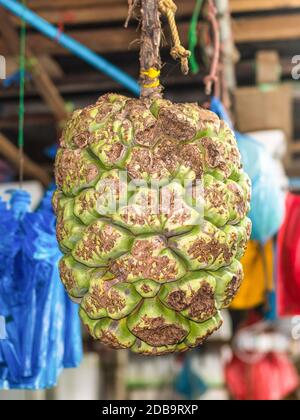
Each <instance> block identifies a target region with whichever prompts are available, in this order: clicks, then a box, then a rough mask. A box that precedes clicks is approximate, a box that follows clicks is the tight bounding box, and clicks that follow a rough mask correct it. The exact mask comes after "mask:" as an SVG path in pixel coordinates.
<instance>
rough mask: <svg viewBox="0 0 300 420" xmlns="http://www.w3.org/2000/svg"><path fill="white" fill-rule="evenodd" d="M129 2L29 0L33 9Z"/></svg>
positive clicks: (113, 0)
mask: <svg viewBox="0 0 300 420" xmlns="http://www.w3.org/2000/svg"><path fill="white" fill-rule="evenodd" d="M120 3H123V4H128V3H127V0H28V1H27V5H28V7H30V9H32V10H39V9H63V8H67V7H86V6H101V5H103V4H120Z"/></svg>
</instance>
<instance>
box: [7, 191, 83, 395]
mask: <svg viewBox="0 0 300 420" xmlns="http://www.w3.org/2000/svg"><path fill="white" fill-rule="evenodd" d="M29 201H30V200H29V196H28V194H27V193H25V192H23V191H21V192H20V191H16V192H14V193H13V195H12V199H11V209H10V210H7V208H6V207H5V205H4V204H3V203H1V202H0V216H1V219H0V233H1V234H3V235H4V236H3V237H4V242H5V246H4V247H0V292H1V293H0V320H1V321H2V329H1V330H0V331H2V335H0V387H2V388H25V389H42V388H50V387H53V386H54V385H55V384H56V383H57V380H58V376H59V374H60V372H61V371H62V369H63V368H65V367H76V366H78V364H79V363H80V361H81V359H82V340H81V331H80V321H79V317H78V313H77V307H76V305H75V304H73V303H72V302H71V301H70V300H69V299H68V297H67V295H66V293H65V291H64V288H63V285H62V283H61V281H60V279H59V273H58V261H59V259H60V257H61V254H60V251H59V249H58V246H57V242H56V237H55V217H54V214H53V212H52V208H51V193H50V192H49V193H48V194H47V195H46V197H45V199H44V200H43V202H42V205H41V206H40V208H39V210H38V211H36V212H34V213H29V212H28V206H29ZM2 216H3V217H2ZM4 220H5V223H4ZM1 317H2V318H1ZM0 327H1V325H0Z"/></svg>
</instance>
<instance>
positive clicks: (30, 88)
mask: <svg viewBox="0 0 300 420" xmlns="http://www.w3.org/2000/svg"><path fill="white" fill-rule="evenodd" d="M16 3H17V4H23V6H24V7H26V8H28V9H30V10H31V11H32V12H33V13H34V14H33V15H32V16H31V22H30V24H28V25H27V28H26V50H24V49H23V55H22V42H25V30H24V25H23V26H22V24H21V20H20V18H19V17H18V16H17V15H18V11H17V10H16V9H15V8H14V7H13V4H16ZM206 3H207V4H206ZM208 3H209V2H208V1H207V0H203V1H199V0H176V5H177V6H178V11H177V16H176V20H177V24H178V29H179V32H180V36H181V40H182V43H183V44H184V46H186V47H189V48H190V49H191V50H192V53H193V54H192V60H191V63H190V64H191V66H190V67H191V71H190V74H189V75H188V76H184V75H182V73H181V70H180V63H177V62H174V61H173V60H172V58H171V57H170V44H171V42H170V33H169V29H168V25H167V22H166V20H165V19H163V48H162V52H161V53H162V62H163V69H162V79H161V82H162V84H163V86H164V87H165V97H166V98H168V99H170V100H172V101H174V102H197V103H199V104H200V105H202V106H205V107H207V108H211V109H212V110H214V111H215V112H217V113H218V114H219V115H220V116H221V117H222V118H226V119H227V121H230V122H231V123H232V125H233V126H234V128H235V130H236V134H237V139H238V145H239V148H240V151H241V154H242V159H243V163H244V166H245V170H246V171H247V173H248V174H249V176H250V178H251V180H252V184H253V197H252V203H251V206H252V209H251V213H250V218H251V220H252V223H253V233H252V239H251V241H250V244H249V246H248V250H247V252H246V255H245V256H244V258H243V261H242V262H243V264H244V268H245V280H244V283H243V285H242V287H241V290H240V292H239V294H238V296H237V298H236V299H235V301H234V302H233V304H232V306H231V308H229V309H228V310H226V311H224V314H223V315H224V319H225V322H224V325H223V327H222V328H221V330H220V331H219V332H217V333H216V334H214V335H213V336H212V337H211V338H210V339H209V340H208V341H207V342H206V343H205V344H204V345H203V346H201V347H199V348H198V349H196V350H194V351H191V352H189V353H187V354H181V355H171V356H163V357H157V358H155V357H141V356H137V355H133V354H129V352H127V351H125V350H124V351H123V350H122V351H114V350H110V349H107V348H104V347H103V346H101V345H100V344H98V343H97V342H94V341H92V339H90V338H89V337H88V334H87V333H86V332H85V331H82V333H81V330H80V326H79V321H78V318H77V308H76V305H75V304H71V303H70V302H69V300H68V298H67V297H66V296H65V294H64V291H63V289H62V286H61V284H60V282H59V278H58V272H57V261H58V257H59V250H58V248H57V244H56V241H55V232H54V224H55V220H54V215H53V213H52V210H51V204H50V201H51V197H50V195H51V193H50V191H51V188H53V187H51V184H52V182H53V165H54V157H55V153H56V148H57V144H58V139H59V137H60V135H61V130H62V128H63V125H64V122H65V120H66V119H67V118H68V115H69V114H70V113H71V112H72V111H73V110H74V109H77V108H82V107H85V106H87V105H89V104H91V103H94V102H95V101H96V100H97V98H98V97H99V96H100V95H102V94H104V93H106V92H118V93H121V94H124V95H129V96H134V95H135V93H136V92H134V90H135V85H134V83H132V85H131V89H130V87H129V89H128V85H127V86H122V85H121V84H120V83H119V82H118V81H117V80H116V79H115V78H112V77H111V68H110V67H109V65H106V66H105V68H106V70H105V72H103V71H100V68H99V66H100V67H101V66H103V62H101V63H100V64H99V63H98V62H97V60H96V59H95V56H94V55H93V56H92V57H91V56H89V59H88V60H87V61H86V60H85V59H84V57H82V51H81V50H80V49H79V47H78V45H75V46H73V47H74V49H75V50H74V51H70V49H67V48H65V46H64V45H62V43H63V42H64V41H65V39H64V35H65V34H66V35H68V36H70V37H71V38H72V39H75V40H77V41H79V42H80V43H81V44H82V45H84V46H85V47H87V48H88V49H89V50H90V52H94V53H96V54H97V55H99V56H101V57H102V58H105V59H106V60H108V61H109V62H110V63H112V64H114V65H115V66H116V67H118V68H119V69H120V70H122V71H123V72H125V73H127V74H128V75H129V76H131V78H132V79H135V80H137V79H138V75H139V32H138V31H137V25H138V23H137V21H136V20H135V19H131V20H130V22H129V25H128V28H127V29H124V27H123V26H124V22H125V20H126V17H127V13H128V2H127V1H126V0H84V1H79V0H27V1H26V2H23V3H22V2H16V1H5V0H3V1H2V0H0V55H1V57H0V58H1V59H0V70H1V71H0V76H1V77H0V79H1V80H0V195H1V202H0V234H1V238H2V244H0V284H2V285H5V287H6V286H7V284H9V287H8V288H6V289H5V288H4V289H2V295H1V296H0V399H29V400H39V399H50V400H54V399H58V400H59V399H87V400H92V399H132V400H134V399H135V400H147V399H154V400H160V399H174V400H179V399H196V400H198V399H213V400H228V399H242V400H256V399H257V400H261V399H267V400H280V399H292V400H298V399H300V382H299V374H300V194H299V193H300V118H299V116H300V84H299V80H300V48H299V39H300V0H289V1H286V0H285V1H283V0H216V1H215V2H214V3H215V6H216V13H215V14H214V19H213V20H212V19H211V18H210V17H209V15H208V12H207V10H208V9H207V7H208ZM36 15H38V16H40V17H42V18H43V19H45V20H46V21H47V22H48V23H50V24H51V25H54V32H53V33H52V40H51V39H49V37H47V36H45V34H44V33H42V32H43V30H45V31H46V29H45V28H42V27H40V28H39V30H38V29H37V27H35V23H37V22H38V20H37V16H36ZM40 26H43V25H40ZM22 28H23V29H22ZM49 31H50V30H49V27H48V32H49ZM216 40H220V45H219V47H220V51H219V52H220V57H219V65H218V67H217V71H216V76H217V77H218V83H216V85H215V86H214V89H213V91H212V92H211V93H210V94H209V95H207V94H206V93H205V92H206V91H205V88H206V87H207V86H206V84H205V76H207V75H208V74H209V73H210V71H211V63H212V61H213V60H214V58H216V48H218V43H217V42H216ZM68 45H70V44H68ZM20 51H21V53H20ZM24 51H25V54H24ZM85 57H86V55H85ZM22 58H23V60H24V63H23V64H24V65H25V119H24V129H22V127H23V125H22V89H21V90H20V83H21V84H22ZM20 66H21V71H20ZM130 80H131V79H130ZM20 127H21V128H20ZM22 148H23V149H24V183H23V187H24V190H25V191H27V192H28V193H29V195H26V194H25V195H24V194H23V195H22V194H21V195H20V194H19V195H16V194H12V193H7V191H12V190H14V189H16V188H18V186H19V184H18V179H19V166H20V165H19V164H20V149H22ZM47 191H48V192H47ZM29 196H30V199H29ZM20 203H21V204H20ZM20 215H22V220H25V223H21V222H20V220H21V219H20ZM24 215H25V216H24ZM23 217H24V219H23ZM25 257H26V258H25ZM8 266H9V267H10V271H9V273H8V270H7V267H8ZM33 279H34V281H33ZM3 287H4V286H3ZM3 290H4V291H3ZM12 296H13V299H12ZM37 302H38V304H37ZM12 314H13V315H12ZM11 317H13V319H18V320H19V324H18V325H17V326H16V325H14V322H10V319H11ZM24 319H26V321H24ZM33 325H34V328H33ZM19 331H22V334H21V336H20V334H19ZM49 337H50V338H49ZM46 342H47V343H46Z"/></svg>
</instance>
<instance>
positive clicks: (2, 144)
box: [0, 133, 51, 187]
mask: <svg viewBox="0 0 300 420" xmlns="http://www.w3.org/2000/svg"><path fill="white" fill-rule="evenodd" d="M0 155H2V156H3V157H4V158H5V159H6V160H7V161H9V162H10V163H11V164H12V165H13V166H14V167H15V168H19V164H20V156H19V150H18V148H17V147H16V146H15V145H14V144H12V142H11V141H10V140H9V139H8V138H7V137H5V136H4V135H3V134H2V133H0ZM24 173H25V175H27V176H28V177H34V178H35V179H37V180H38V181H40V182H41V183H42V184H43V185H44V186H45V187H47V186H48V185H49V184H50V182H51V177H50V175H49V174H48V172H47V171H45V170H44V169H43V168H42V167H41V166H39V165H38V164H36V163H35V162H33V161H32V160H31V159H30V158H29V157H28V156H26V155H25V156H24Z"/></svg>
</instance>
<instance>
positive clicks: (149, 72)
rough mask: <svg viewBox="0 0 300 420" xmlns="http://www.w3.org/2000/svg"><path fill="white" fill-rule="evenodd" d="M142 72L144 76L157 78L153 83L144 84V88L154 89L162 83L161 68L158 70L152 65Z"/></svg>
mask: <svg viewBox="0 0 300 420" xmlns="http://www.w3.org/2000/svg"><path fill="white" fill-rule="evenodd" d="M141 74H142V75H143V76H146V77H147V78H148V79H152V80H154V79H157V80H155V81H154V82H153V83H149V84H146V85H143V88H146V89H153V88H157V87H158V86H159V85H160V81H159V76H160V70H157V69H155V68H154V67H151V68H150V69H149V70H142V71H141Z"/></svg>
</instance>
